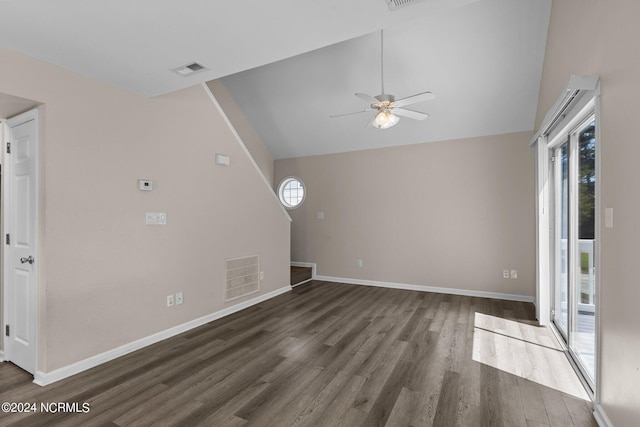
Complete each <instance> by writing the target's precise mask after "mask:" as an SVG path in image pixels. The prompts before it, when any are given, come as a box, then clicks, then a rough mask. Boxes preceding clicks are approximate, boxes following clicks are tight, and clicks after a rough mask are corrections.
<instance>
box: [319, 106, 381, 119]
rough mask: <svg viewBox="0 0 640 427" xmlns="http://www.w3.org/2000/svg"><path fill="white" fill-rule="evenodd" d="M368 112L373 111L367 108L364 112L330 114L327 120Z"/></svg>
mask: <svg viewBox="0 0 640 427" xmlns="http://www.w3.org/2000/svg"><path fill="white" fill-rule="evenodd" d="M369 111H373V109H372V108H367V109H366V110H362V111H354V112H353V113H344V114H332V115H330V116H329V118H331V119H335V118H336V117H344V116H351V115H353V114H360V113H368V112H369Z"/></svg>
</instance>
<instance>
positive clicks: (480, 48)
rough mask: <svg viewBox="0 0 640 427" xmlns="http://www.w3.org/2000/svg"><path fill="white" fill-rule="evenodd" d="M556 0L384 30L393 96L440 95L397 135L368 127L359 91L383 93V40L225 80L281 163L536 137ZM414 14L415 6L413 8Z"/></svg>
mask: <svg viewBox="0 0 640 427" xmlns="http://www.w3.org/2000/svg"><path fill="white" fill-rule="evenodd" d="M550 6H551V2H550V1H539V0H518V1H513V0H481V1H478V2H476V3H472V4H469V5H467V6H464V7H459V8H453V9H451V10H447V11H443V12H441V13H438V14H435V15H429V16H425V17H422V18H419V19H416V20H414V21H412V22H409V23H403V24H399V25H395V26H390V27H388V28H386V29H385V31H384V45H385V53H384V60H385V69H384V73H385V76H384V77H385V91H386V92H387V93H391V94H393V95H395V96H396V98H403V97H406V96H410V95H412V94H415V93H418V92H423V91H427V90H428V91H432V92H433V93H434V94H436V96H437V97H436V99H435V100H433V101H427V102H423V103H421V104H415V105H413V106H410V107H409V108H412V109H415V110H420V111H424V112H427V113H429V114H430V115H431V117H430V118H428V119H427V120H425V121H415V120H411V119H407V118H401V119H400V122H399V123H398V124H397V125H396V126H395V127H392V128H390V129H386V130H378V129H374V128H367V127H366V125H367V123H368V122H369V120H370V119H371V117H372V116H373V113H363V114H358V115H353V116H347V117H340V118H329V115H331V114H339V113H347V112H352V111H359V110H363V109H364V108H366V107H368V105H367V104H366V103H365V102H364V101H362V100H361V99H359V98H357V97H356V96H355V95H354V94H355V93H356V92H364V93H368V94H370V95H373V96H375V95H378V94H380V92H381V89H380V34H379V32H377V33H371V34H369V35H366V36H362V37H359V38H356V39H353V40H349V41H345V42H342V43H339V44H336V45H333V46H329V47H326V48H323V49H319V50H315V51H313V52H309V53H306V54H303V55H299V56H296V57H294V58H290V59H286V60H283V61H279V62H276V63H273V64H269V65H266V66H263V67H260V68H257V69H253V70H249V71H245V72H242V73H239V74H235V75H231V76H227V77H224V78H223V79H222V82H223V84H224V85H225V86H226V87H227V89H228V90H229V92H230V93H231V95H232V96H233V98H234V99H235V100H236V102H237V103H238V105H239V106H240V109H241V110H242V111H243V112H244V114H245V115H246V116H247V118H248V119H249V121H250V122H251V124H252V125H253V127H254V129H255V131H256V132H257V133H258V135H260V136H261V138H262V139H263V141H264V143H265V145H266V146H267V147H268V149H269V150H270V152H271V154H272V155H273V157H274V158H276V159H280V158H290V157H301V156H309V155H316V154H326V153H335V152H345V151H355V150H361V149H367V148H377V147H388V146H394V145H406V144H415V143H423V142H432V141H443V140H451V139H459V138H468V137H475V136H482V135H496V134H503V133H509V132H521V131H530V130H533V127H534V122H535V115H536V109H537V103H538V91H539V86H540V80H541V76H542V65H543V60H544V50H545V45H546V37H547V27H548V22H549V14H550ZM409 9H411V7H408V8H407V10H409Z"/></svg>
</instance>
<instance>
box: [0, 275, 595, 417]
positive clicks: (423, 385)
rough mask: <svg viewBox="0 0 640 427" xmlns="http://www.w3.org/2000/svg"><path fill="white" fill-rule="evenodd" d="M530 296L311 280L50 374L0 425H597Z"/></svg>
mask: <svg viewBox="0 0 640 427" xmlns="http://www.w3.org/2000/svg"><path fill="white" fill-rule="evenodd" d="M533 315H534V308H533V306H532V305H531V304H527V303H519V302H509V301H499V300H490V299H483V298H474V297H463V296H454V295H444V294H432V293H424V292H413V291H403V290H395V289H383V288H374V287H366V286H355V285H345V284H336V283H327V282H318V281H311V282H309V283H307V284H304V285H301V286H299V287H296V288H295V289H294V290H293V291H292V292H290V293H287V294H283V295H280V296H278V297H276V298H273V299H271V300H269V301H265V302H263V303H261V304H259V305H256V306H253V307H251V308H249V309H246V310H243V311H242V312H239V313H236V314H234V315H231V316H228V317H225V318H223V319H220V320H217V321H215V322H212V323H209V324H207V325H204V326H201V327H199V328H197V329H194V330H191V331H189V332H186V333H184V334H181V335H179V336H176V337H173V338H171V339H168V340H165V341H163V342H160V343H157V344H154V345H152V346H149V347H147V348H144V349H142V350H139V351H137V352H134V353H131V354H129V355H126V356H124V357H122V358H119V359H117V360H114V361H112V362H109V363H106V364H104V365H101V366H99V367H96V368H94V369H91V370H89V371H86V372H83V373H81V374H78V375H76V376H74V377H72V378H68V379H65V380H63V381H60V382H58V383H55V384H52V385H50V386H47V387H39V386H36V385H34V384H32V383H31V380H32V378H31V377H30V376H29V375H28V374H26V373H25V372H23V371H21V370H20V369H18V368H16V367H15V366H13V365H11V364H10V363H2V364H0V402H5V401H6V402H32V403H36V404H37V405H40V403H41V402H69V403H73V402H78V403H80V404H82V403H84V402H87V403H89V405H90V411H89V412H88V413H64V412H62V413H43V412H38V413H23V414H4V413H0V426H28V427H36V426H83V427H84V426H105V425H106V426H121V427H124V426H150V425H159V426H230V427H233V426H349V427H352V426H366V427H369V426H384V425H386V426H415V427H418V426H446V427H448V426H508V427H512V426H523V427H534V426H594V427H595V426H597V424H596V423H595V420H594V419H593V416H592V415H591V413H592V405H591V403H590V402H589V401H588V400H587V399H586V395H585V394H584V390H582V389H581V386H580V384H579V383H578V381H577V378H576V377H575V374H574V373H573V372H572V371H571V370H570V369H571V368H570V367H569V365H568V362H567V361H566V358H565V356H564V355H563V354H562V353H561V352H560V350H559V347H558V346H557V343H556V342H555V341H554V338H553V337H552V335H551V333H550V331H548V330H547V329H545V328H540V327H536V326H535V322H534V320H533Z"/></svg>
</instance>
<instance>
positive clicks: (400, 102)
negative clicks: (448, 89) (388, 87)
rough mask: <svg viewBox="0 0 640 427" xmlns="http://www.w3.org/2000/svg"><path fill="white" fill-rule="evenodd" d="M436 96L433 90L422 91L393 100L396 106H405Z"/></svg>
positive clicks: (429, 99)
mask: <svg viewBox="0 0 640 427" xmlns="http://www.w3.org/2000/svg"><path fill="white" fill-rule="evenodd" d="M435 97H436V96H435V95H434V94H432V93H431V92H422V93H418V94H416V95H411V96H407V97H406V98H402V99H397V100H395V101H394V102H393V106H394V107H404V106H405V105H411V104H417V103H418V102H423V101H431V100H432V99H434V98H435Z"/></svg>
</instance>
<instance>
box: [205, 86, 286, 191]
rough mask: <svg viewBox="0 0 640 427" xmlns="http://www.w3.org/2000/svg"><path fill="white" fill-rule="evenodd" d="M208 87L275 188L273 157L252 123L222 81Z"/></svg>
mask: <svg viewBox="0 0 640 427" xmlns="http://www.w3.org/2000/svg"><path fill="white" fill-rule="evenodd" d="M207 86H208V87H209V89H210V90H211V93H213V95H214V96H215V97H216V99H217V100H218V103H220V106H221V107H222V109H223V110H224V113H225V115H226V116H227V118H228V119H229V121H230V122H231V124H232V125H233V127H234V129H235V130H236V132H238V135H240V138H242V142H243V143H244V145H245V146H246V147H247V150H249V153H251V157H253V159H254V160H255V162H256V164H257V165H258V167H259V168H260V170H261V171H262V174H263V175H264V177H265V178H266V179H267V182H269V184H270V185H271V186H272V187H273V157H271V154H270V153H269V150H267V147H266V146H265V145H264V143H263V142H262V139H261V138H260V137H259V136H258V134H257V133H256V132H255V131H254V130H253V127H252V126H251V123H249V120H247V118H246V116H245V115H244V114H243V113H242V111H240V108H238V104H236V101H235V100H234V99H233V98H232V97H231V94H230V93H229V91H228V90H227V88H226V87H225V86H224V85H223V84H222V81H221V80H212V81H210V82H207Z"/></svg>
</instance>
